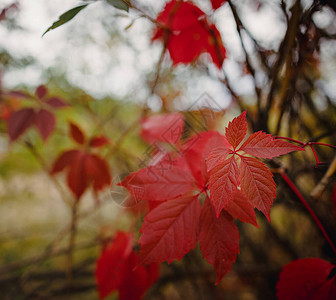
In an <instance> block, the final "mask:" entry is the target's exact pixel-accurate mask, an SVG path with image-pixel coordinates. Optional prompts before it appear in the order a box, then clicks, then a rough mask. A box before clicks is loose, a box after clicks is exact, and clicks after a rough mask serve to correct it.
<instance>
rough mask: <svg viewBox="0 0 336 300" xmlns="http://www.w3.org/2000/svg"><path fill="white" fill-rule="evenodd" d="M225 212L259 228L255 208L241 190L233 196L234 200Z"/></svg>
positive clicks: (226, 207)
mask: <svg viewBox="0 0 336 300" xmlns="http://www.w3.org/2000/svg"><path fill="white" fill-rule="evenodd" d="M225 210H226V211H227V212H228V213H229V214H230V215H231V216H232V217H234V218H235V219H238V220H240V221H242V222H245V223H250V224H252V225H255V226H257V227H258V223H257V220H256V214H255V211H254V206H252V204H251V203H250V202H249V200H248V199H247V198H246V197H245V195H244V194H243V193H242V192H241V191H240V190H237V191H236V192H235V193H234V194H233V195H232V199H231V201H230V202H229V203H228V204H227V205H226V206H225Z"/></svg>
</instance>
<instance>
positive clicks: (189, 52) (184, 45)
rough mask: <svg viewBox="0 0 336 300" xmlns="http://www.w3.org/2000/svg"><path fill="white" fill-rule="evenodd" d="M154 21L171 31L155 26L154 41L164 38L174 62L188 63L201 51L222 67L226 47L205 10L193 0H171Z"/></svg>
mask: <svg viewBox="0 0 336 300" xmlns="http://www.w3.org/2000/svg"><path fill="white" fill-rule="evenodd" d="M157 22H159V23H161V24H162V25H163V26H164V27H167V28H169V29H170V30H169V31H168V30H167V31H164V30H163V29H162V28H161V27H159V28H157V29H156V31H155V34H154V37H153V40H154V39H162V40H165V39H166V42H167V49H168V51H169V53H170V56H171V58H172V60H173V63H174V64H178V63H191V62H193V61H195V60H196V59H197V58H198V57H199V56H200V54H202V53H203V52H208V53H209V54H210V55H211V57H212V59H213V61H214V63H215V64H216V65H217V66H218V68H221V66H222V63H223V60H224V58H225V48H224V46H223V43H222V40H221V38H220V34H219V32H218V30H217V29H216V27H215V26H214V25H212V24H211V25H209V24H208V22H207V20H206V18H205V13H204V12H203V11H202V10H200V9H199V8H198V7H197V6H195V5H194V4H193V3H192V2H190V1H187V2H182V1H176V0H172V1H170V2H169V3H167V4H166V6H165V8H164V9H163V11H162V12H161V13H160V14H159V15H158V17H157ZM164 42H165V41H164Z"/></svg>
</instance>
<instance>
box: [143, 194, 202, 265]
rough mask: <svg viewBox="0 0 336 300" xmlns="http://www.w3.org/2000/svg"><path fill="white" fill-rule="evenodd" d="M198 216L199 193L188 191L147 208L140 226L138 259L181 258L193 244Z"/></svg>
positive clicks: (148, 261) (158, 260) (149, 261)
mask: <svg viewBox="0 0 336 300" xmlns="http://www.w3.org/2000/svg"><path fill="white" fill-rule="evenodd" d="M199 216H200V203H199V200H198V196H194V195H190V194H188V195H185V196H182V197H179V198H176V199H172V200H168V201H165V202H163V203H162V204H160V205H159V206H158V207H156V208H154V209H153V210H152V211H150V212H149V214H147V216H146V217H145V220H144V223H143V225H142V228H141V230H140V232H141V233H142V235H141V237H140V240H139V243H140V245H141V248H140V253H139V255H140V262H141V263H142V264H147V263H151V262H163V261H168V263H170V262H172V261H173V260H174V259H178V260H180V259H181V258H182V257H183V256H184V255H185V254H186V253H187V252H189V251H190V250H191V249H193V248H194V247H195V246H196V243H197V226H198V221H199Z"/></svg>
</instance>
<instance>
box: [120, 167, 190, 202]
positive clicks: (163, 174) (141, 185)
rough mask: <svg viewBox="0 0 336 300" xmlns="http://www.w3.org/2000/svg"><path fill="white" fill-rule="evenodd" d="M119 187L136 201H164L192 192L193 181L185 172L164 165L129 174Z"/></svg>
mask: <svg viewBox="0 0 336 300" xmlns="http://www.w3.org/2000/svg"><path fill="white" fill-rule="evenodd" d="M119 185H121V186H123V187H125V188H126V189H127V190H128V191H129V192H130V193H131V195H132V196H133V197H134V198H135V199H136V200H137V201H141V200H148V201H164V200H167V199H174V198H176V197H179V196H181V195H183V194H185V193H187V192H189V191H190V190H192V189H193V187H194V179H193V178H192V177H191V176H190V175H189V174H188V173H187V172H186V171H184V170H181V169H180V168H178V167H174V166H173V167H170V166H169V165H168V166H167V165H165V164H164V165H160V166H149V167H147V168H144V169H141V170H139V171H138V172H134V173H131V174H130V175H129V176H127V177H126V178H125V179H124V180H123V181H122V182H120V183H119Z"/></svg>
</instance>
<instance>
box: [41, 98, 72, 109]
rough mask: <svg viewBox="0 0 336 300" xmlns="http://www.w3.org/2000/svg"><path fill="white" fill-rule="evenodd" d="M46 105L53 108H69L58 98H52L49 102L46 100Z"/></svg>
mask: <svg viewBox="0 0 336 300" xmlns="http://www.w3.org/2000/svg"><path fill="white" fill-rule="evenodd" d="M46 103H47V104H49V105H50V106H51V107H53V108H62V107H66V106H68V105H67V104H66V103H65V102H64V101H63V100H62V99H60V98H58V97H51V98H49V99H48V100H46Z"/></svg>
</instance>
